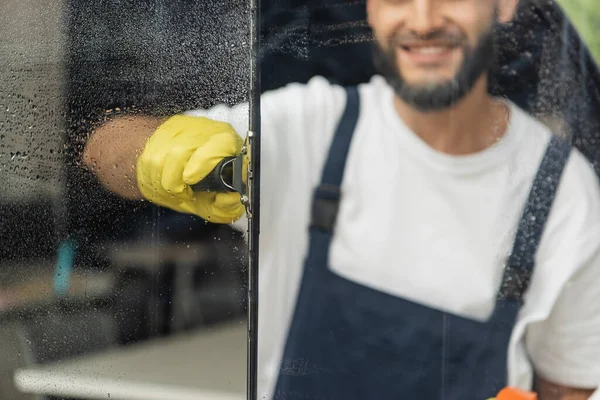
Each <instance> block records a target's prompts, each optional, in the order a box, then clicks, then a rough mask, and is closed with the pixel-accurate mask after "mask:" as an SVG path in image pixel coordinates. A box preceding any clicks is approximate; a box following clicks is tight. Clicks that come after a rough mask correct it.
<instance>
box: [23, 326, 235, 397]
mask: <svg viewBox="0 0 600 400" xmlns="http://www.w3.org/2000/svg"><path fill="white" fill-rule="evenodd" d="M15 384H16V386H17V387H18V388H19V389H20V390H21V391H23V392H26V393H37V394H44V395H54V396H64V397H73V398H83V399H111V400H142V399H143V400H192V399H193V400H243V399H245V398H246V395H245V393H246V323H245V321H240V320H236V321H233V322H228V323H223V324H219V325H216V326H214V327H211V328H204V329H203V330H201V331H196V332H193V333H183V334H177V335H172V336H168V337H166V338H159V339H151V340H149V341H146V342H142V343H138V344H134V345H131V346H128V347H120V348H114V349H111V350H110V351H107V352H101V353H98V354H92V355H88V356H85V357H78V358H74V359H71V360H64V361H61V362H58V363H53V364H47V365H42V366H37V367H30V368H23V369H19V370H17V371H16V372H15Z"/></svg>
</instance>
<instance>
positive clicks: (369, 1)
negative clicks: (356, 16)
mask: <svg viewBox="0 0 600 400" xmlns="http://www.w3.org/2000/svg"><path fill="white" fill-rule="evenodd" d="M366 2H367V24H368V25H369V26H371V18H372V15H373V0H367V1H366Z"/></svg>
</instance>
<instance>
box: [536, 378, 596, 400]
mask: <svg viewBox="0 0 600 400" xmlns="http://www.w3.org/2000/svg"><path fill="white" fill-rule="evenodd" d="M535 386H536V388H535V391H536V392H537V394H538V398H539V400H588V399H589V398H590V396H591V395H592V394H593V393H594V391H595V389H579V388H571V387H566V386H561V385H558V384H556V383H552V382H549V381H547V380H545V379H543V378H540V377H539V376H538V377H537V378H536V384H535Z"/></svg>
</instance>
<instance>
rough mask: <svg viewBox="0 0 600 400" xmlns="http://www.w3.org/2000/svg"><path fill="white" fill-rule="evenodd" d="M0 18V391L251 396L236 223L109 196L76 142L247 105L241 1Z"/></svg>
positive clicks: (99, 5)
mask: <svg viewBox="0 0 600 400" xmlns="http://www.w3.org/2000/svg"><path fill="white" fill-rule="evenodd" d="M0 22H1V24H0V33H1V35H0V55H1V57H0V63H1V64H2V68H1V69H0V75H1V77H2V79H1V80H0V184H1V185H2V190H0V226H1V227H2V231H1V236H0V237H1V244H0V356H1V357H2V366H1V367H0V399H1V400H25V399H27V400H29V399H63V398H80V399H99V398H102V399H105V398H121V399H122V398H145V399H175V400H176V399H185V398H190V396H192V398H202V397H203V396H205V395H206V394H207V393H208V394H215V393H216V394H219V395H221V396H225V397H227V396H229V397H227V398H244V397H245V387H246V372H245V370H246V329H245V322H244V314H245V308H246V288H245V287H246V260H247V255H246V245H245V242H244V239H243V236H242V234H241V233H240V232H239V231H238V230H235V229H232V228H231V227H229V226H226V225H221V224H216V223H212V222H211V221H205V220H203V219H201V218H199V217H197V216H195V215H190V214H189V213H180V212H177V211H175V210H172V209H170V208H168V207H161V206H159V205H155V204H152V203H149V202H139V201H134V200H132V199H131V198H127V197H123V196H119V193H112V192H111V191H109V190H107V188H106V185H105V181H104V180H102V179H98V177H99V175H96V174H95V172H96V171H95V167H94V165H93V164H92V163H90V164H86V163H85V162H84V161H85V160H84V150H85V148H86V145H87V144H88V142H89V138H90V136H91V134H92V132H94V131H95V130H96V129H98V128H99V127H103V126H106V125H110V124H111V123H113V122H114V121H119V119H120V118H123V119H124V120H125V121H126V120H128V119H129V118H135V117H136V115H148V116H150V117H148V118H158V119H161V118H164V117H165V116H167V115H172V114H174V113H178V112H181V111H183V110H186V109H191V108H198V107H210V106H213V105H214V104H220V103H226V104H235V103H239V102H243V101H246V100H247V96H248V93H247V92H248V71H247V65H248V62H249V60H248V40H247V36H248V34H249V28H248V10H247V5H246V3H245V2H243V1H229V2H208V3H207V2H198V4H193V2H192V3H190V2H182V1H172V2H149V3H147V4H141V3H139V2H120V1H109V2H95V1H87V0H84V1H71V0H64V1H52V2H46V3H44V4H41V3H39V2H34V1H25V2H18V3H15V2H4V3H2V4H0ZM241 117H242V118H244V117H245V118H246V119H247V118H248V115H247V114H246V115H245V116H241ZM134 134H135V132H128V131H124V132H120V134H119V135H120V136H119V137H117V138H116V140H115V143H114V144H115V146H116V148H117V149H119V148H122V147H123V146H125V145H126V143H127V141H128V138H129V137H131V136H133V135H134ZM100 157H101V159H102V161H103V162H107V163H109V164H108V165H110V168H111V173H112V174H115V173H118V171H119V170H120V169H121V168H125V169H126V168H127V167H131V166H132V165H129V166H127V165H123V164H121V163H120V160H119V156H118V154H116V153H104V154H101V156H100Z"/></svg>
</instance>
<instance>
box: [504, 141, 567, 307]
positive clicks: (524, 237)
mask: <svg viewBox="0 0 600 400" xmlns="http://www.w3.org/2000/svg"><path fill="white" fill-rule="evenodd" d="M570 154H571V145H570V144H569V143H568V142H567V141H565V140H564V139H562V138H560V137H558V136H554V135H553V136H552V138H551V139H550V143H549V144H548V147H547V148H546V153H545V154H544V158H543V159H542V162H541V163H540V166H539V169H538V171H537V174H536V177H535V179H534V181H533V184H532V187H531V191H530V193H529V198H528V199H527V203H526V204H525V209H524V210H523V214H522V216H521V220H520V222H519V226H518V228H517V233H516V237H515V242H514V245H513V249H512V252H511V255H510V257H509V259H508V262H507V264H506V269H505V271H504V277H503V280H502V286H501V288H500V293H499V296H500V298H502V299H509V300H516V301H518V302H521V301H522V299H523V294H524V293H525V291H526V290H527V287H528V286H529V282H530V280H531V275H532V274H533V268H534V266H535V256H536V253H537V249H538V246H539V244H540V241H541V238H542V234H543V232H544V227H545V225H546V221H547V220H548V215H549V214H550V209H551V208H552V203H553V201H554V198H555V196H556V192H557V189H558V186H559V183H560V180H561V176H562V172H563V170H564V167H565V165H566V163H567V160H568V159H569V155H570Z"/></svg>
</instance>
